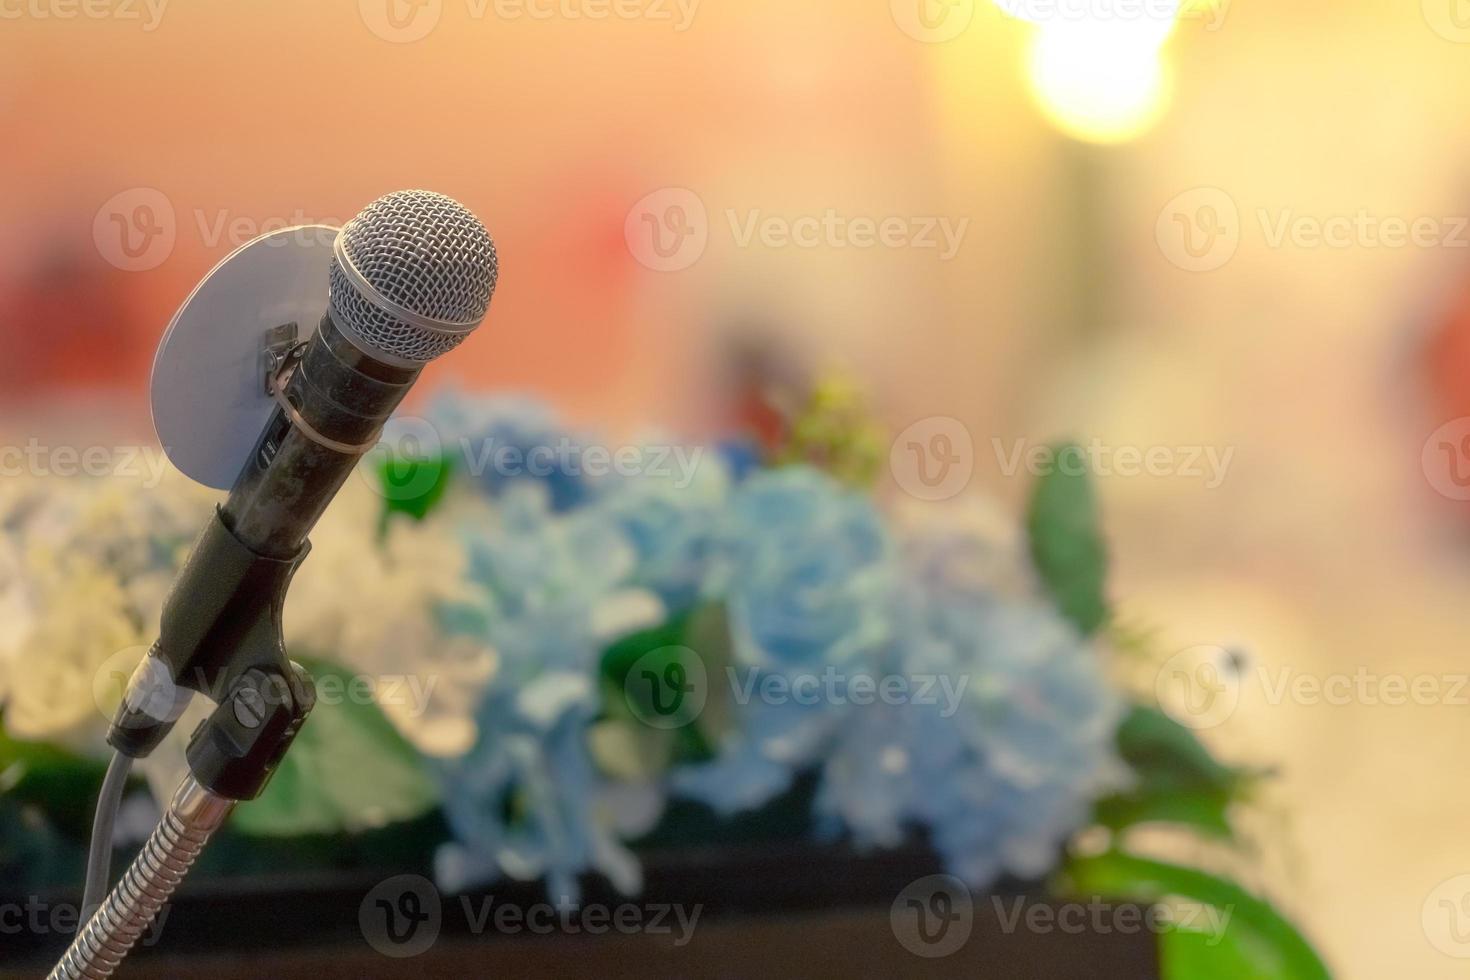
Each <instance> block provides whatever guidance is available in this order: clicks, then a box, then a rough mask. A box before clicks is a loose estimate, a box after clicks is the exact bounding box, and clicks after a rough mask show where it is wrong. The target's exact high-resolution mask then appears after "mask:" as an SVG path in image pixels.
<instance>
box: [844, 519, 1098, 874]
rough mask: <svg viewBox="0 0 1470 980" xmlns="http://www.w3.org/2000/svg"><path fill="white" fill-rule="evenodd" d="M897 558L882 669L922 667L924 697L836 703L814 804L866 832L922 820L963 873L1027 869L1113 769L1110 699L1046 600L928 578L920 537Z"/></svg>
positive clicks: (917, 671) (1055, 850) (1044, 855)
mask: <svg viewBox="0 0 1470 980" xmlns="http://www.w3.org/2000/svg"><path fill="white" fill-rule="evenodd" d="M910 559H911V563H910V565H911V567H912V563H913V562H918V563H920V565H921V566H922V568H923V569H925V573H923V574H920V573H918V572H917V570H916V572H915V574H914V575H912V576H911V577H909V579H908V584H907V585H906V587H905V588H904V589H903V590H902V592H901V593H900V594H898V595H897V596H896V597H895V599H896V603H897V609H896V612H895V617H896V621H897V623H898V627H897V632H898V637H897V643H896V644H895V646H894V648H893V649H892V651H891V653H890V655H889V658H888V663H889V666H888V667H886V668H885V669H891V670H894V671H896V672H898V673H899V674H900V675H901V676H904V677H906V678H909V679H910V680H911V681H915V682H917V681H919V680H920V679H926V678H930V677H933V678H936V679H937V682H936V684H935V685H934V691H935V693H936V694H937V695H938V697H937V698H935V699H932V700H931V701H929V702H928V703H919V701H918V699H917V698H915V699H913V700H911V701H909V702H907V703H902V704H897V705H887V704H879V705H874V706H872V707H870V708H859V709H857V710H854V711H852V712H849V713H847V714H846V715H845V716H844V718H843V720H842V724H841V726H840V728H839V729H838V731H837V734H836V737H835V739H834V744H833V746H832V748H831V749H830V751H829V752H828V753H827V756H826V759H825V762H824V765H823V779H822V784H821V789H820V792H819V796H818V800H817V804H816V805H817V810H818V813H819V815H820V816H821V817H822V818H823V819H825V820H826V821H827V823H828V824H829V826H834V827H841V828H843V829H845V830H847V831H848V832H850V833H851V834H852V835H853V837H854V838H855V840H856V841H857V843H858V844H860V845H867V846H880V847H881V846H892V845H894V844H896V843H898V842H899V841H901V840H902V839H903V837H904V836H905V834H906V833H907V832H908V829H909V828H912V827H916V826H917V827H924V828H927V830H928V833H929V836H930V840H931V841H932V843H933V844H934V846H935V847H936V849H937V850H938V851H939V853H940V854H941V855H942V856H943V858H944V860H945V863H946V865H947V867H948V868H949V870H950V871H951V872H952V873H954V874H956V875H958V876H959V877H961V878H963V879H964V880H965V881H967V882H969V883H970V884H971V885H973V886H975V887H984V886H985V885H987V884H989V883H990V882H992V881H993V880H994V879H995V878H996V877H997V876H998V875H1000V874H1001V873H1003V872H1009V873H1011V874H1014V875H1017V876H1019V877H1025V878H1032V877H1038V876H1040V875H1042V874H1044V873H1045V872H1047V871H1048V870H1049V869H1050V868H1051V867H1052V866H1053V865H1054V864H1055V862H1056V860H1057V857H1058V855H1059V853H1060V851H1061V847H1062V845H1063V843H1064V842H1065V840H1066V839H1067V837H1068V836H1070V835H1071V834H1072V833H1074V832H1075V831H1076V830H1078V829H1080V828H1081V827H1082V826H1084V825H1085V823H1086V821H1087V819H1088V817H1089V813H1090V809H1091V804H1092V801H1093V800H1095V799H1096V798H1097V796H1098V795H1099V794H1100V793H1101V792H1103V791H1104V790H1106V789H1108V788H1110V787H1111V786H1113V785H1115V784H1116V782H1117V779H1118V775H1119V773H1120V772H1121V766H1120V764H1119V763H1118V761H1117V760H1116V758H1115V755H1114V749H1113V736H1114V733H1115V731H1116V728H1117V724H1118V721H1119V718H1120V716H1121V711H1122V706H1121V703H1120V700H1119V698H1118V697H1117V696H1116V694H1115V693H1113V691H1112V690H1111V688H1110V687H1109V685H1108V683H1107V680H1106V678H1105V677H1104V675H1103V671H1102V668H1101V665H1100V663H1099V658H1098V655H1097V652H1096V651H1095V650H1094V649H1093V648H1092V647H1091V645H1090V644H1088V643H1086V642H1085V641H1084V640H1083V639H1082V638H1081V637H1080V636H1079V635H1078V634H1077V633H1076V631H1075V630H1074V629H1073V628H1072V626H1071V625H1070V624H1069V623H1067V622H1066V621H1065V620H1064V619H1062V617H1061V616H1060V615H1059V614H1058V613H1057V612H1056V611H1055V609H1054V608H1053V607H1052V606H1050V605H1049V604H1046V603H1043V602H1039V601H1036V600H1020V601H1018V600H1007V601H1005V602H1002V601H1000V600H999V599H998V598H996V597H994V596H990V597H987V596H985V595H983V594H980V593H978V592H976V591H975V589H974V587H973V586H974V580H973V578H971V577H969V576H967V575H966V576H964V577H962V578H961V579H959V580H956V581H948V580H947V579H945V578H944V577H943V576H942V575H941V576H939V577H937V578H936V577H935V575H934V573H935V572H936V571H938V570H942V569H944V568H945V567H947V566H946V564H945V563H943V562H935V561H934V560H933V559H934V555H933V554H931V553H929V551H928V549H927V548H921V549H919V553H917V554H915V553H911V554H910ZM950 567H953V568H954V569H955V570H957V571H961V572H962V571H963V570H964V569H965V568H966V567H967V566H966V565H965V564H964V563H960V564H959V565H954V566H950ZM911 689H914V690H917V687H914V688H911Z"/></svg>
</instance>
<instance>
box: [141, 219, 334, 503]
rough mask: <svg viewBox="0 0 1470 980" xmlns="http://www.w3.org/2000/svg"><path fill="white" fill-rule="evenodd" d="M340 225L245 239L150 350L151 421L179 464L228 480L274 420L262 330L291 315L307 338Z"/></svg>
mask: <svg viewBox="0 0 1470 980" xmlns="http://www.w3.org/2000/svg"><path fill="white" fill-rule="evenodd" d="M336 236H337V229H335V228H332V227H329V226H327V225H303V226H301V227H298V228H284V229H282V230H280V231H274V232H271V233H269V234H266V235H262V236H260V237H259V238H257V239H255V240H254V241H250V242H247V243H245V244H244V245H241V246H240V247H239V248H237V249H235V251H233V252H231V253H230V254H229V255H228V256H226V257H225V258H224V260H223V261H221V262H220V263H219V265H217V266H215V267H214V268H213V269H212V270H210V273H209V275H207V276H205V277H204V279H203V280H202V281H201V282H200V283H199V285H197V286H195V287H194V291H193V292H192V293H190V294H189V298H188V299H186V300H184V305H183V306H181V307H179V312H177V313H175V314H174V318H173V320H172V322H170V323H169V325H168V330H167V331H166V332H165V333H164V335H163V340H162V342H160V343H159V345H158V353H157V354H156V355H155V356H154V358H153V382H152V386H151V388H152V391H151V397H152V402H153V429H154V431H155V432H156V433H158V441H159V442H160V443H161V444H162V445H163V449H164V452H166V453H167V454H168V458H169V459H170V460H172V461H173V464H174V465H175V466H177V467H178V468H179V469H180V470H181V471H183V472H184V473H185V474H186V475H187V476H188V477H190V478H191V479H193V480H196V481H197V482H199V483H202V484H204V485H205V486H209V487H214V488H215V489H217V490H225V489H228V488H229V487H230V486H232V485H233V484H234V482H235V478H236V477H237V476H239V475H240V470H241V468H242V467H244V465H245V459H246V457H247V456H248V455H249V454H250V451H251V450H252V449H253V448H254V447H255V443H256V440H257V439H258V438H259V437H260V434H261V432H262V431H263V430H264V429H265V424H266V422H267V421H268V420H269V419H270V415H271V410H272V408H273V406H274V404H275V403H274V402H273V401H272V400H271V397H270V396H269V395H268V394H266V391H265V387H264V373H263V367H262V365H263V363H264V356H265V354H264V351H265V346H266V338H267V336H268V335H269V334H271V332H272V331H273V330H275V328H277V327H280V326H282V325H284V324H288V323H295V324H296V326H297V338H298V339H300V340H308V339H310V338H311V336H312V335H313V334H314V333H315V332H316V328H317V323H318V322H319V321H320V320H321V318H322V315H323V314H324V313H325V312H326V310H327V275H328V271H329V268H330V266H331V262H332V241H333V239H335V238H336Z"/></svg>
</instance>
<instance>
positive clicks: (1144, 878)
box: [1059, 851, 1330, 980]
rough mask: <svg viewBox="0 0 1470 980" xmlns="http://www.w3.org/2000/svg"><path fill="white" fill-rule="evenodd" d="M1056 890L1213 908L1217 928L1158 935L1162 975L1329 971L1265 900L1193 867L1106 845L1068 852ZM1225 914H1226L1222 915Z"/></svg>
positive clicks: (1319, 977)
mask: <svg viewBox="0 0 1470 980" xmlns="http://www.w3.org/2000/svg"><path fill="white" fill-rule="evenodd" d="M1059 887H1060V888H1061V890H1063V891H1064V892H1066V893H1068V894H1072V895H1085V896H1087V897H1088V898H1092V897H1098V898H1104V899H1115V900H1128V901H1143V902H1153V903H1167V902H1168V901H1169V900H1171V899H1183V900H1185V901H1187V902H1191V903H1197V904H1198V905H1203V906H1208V907H1209V908H1211V909H1214V910H1216V913H1217V917H1216V921H1218V922H1219V923H1220V924H1222V925H1223V929H1222V930H1221V931H1219V932H1217V933H1216V932H1207V931H1203V930H1201V929H1199V928H1198V925H1199V924H1198V923H1195V924H1194V925H1193V926H1192V927H1190V928H1172V929H1169V930H1168V931H1166V932H1165V933H1164V934H1163V935H1162V936H1161V937H1160V940H1159V948H1160V955H1161V957H1162V960H1163V975H1164V976H1165V977H1167V978H1170V980H1175V978H1177V980H1326V978H1328V977H1329V976H1330V974H1329V973H1328V972H1327V967H1326V966H1325V965H1324V964H1323V963H1322V960H1321V959H1320V958H1319V957H1318V955H1317V953H1316V951H1315V950H1313V949H1312V946H1311V944H1310V943H1308V942H1307V941H1306V940H1305V939H1303V938H1302V936H1301V934H1300V933H1299V932H1297V930H1296V929H1295V928H1294V927H1293V926H1292V925H1291V923H1290V922H1288V921H1287V920H1286V919H1285V918H1283V917H1282V916H1281V914H1280V913H1279V912H1277V911H1276V909H1275V908H1274V907H1272V905H1271V904H1270V903H1268V902H1266V901H1264V900H1262V899H1260V898H1257V897H1256V896H1254V895H1252V894H1250V893H1249V892H1247V891H1245V890H1244V889H1243V888H1241V887H1240V886H1239V885H1236V884H1234V883H1232V882H1229V881H1225V880H1224V879H1222V878H1219V877H1216V876H1215V875H1212V874H1208V873H1207V872H1204V871H1199V870H1196V869H1194V868H1184V867H1180V866H1178V865H1173V864H1167V863H1164V862H1162V861H1151V860H1147V859H1145V858H1140V857H1134V856H1132V855H1129V854H1125V853H1123V852H1121V851H1110V852H1108V853H1106V854H1101V855H1098V856H1096V857H1085V858H1073V859H1072V860H1071V861H1070V862H1069V863H1068V864H1067V867H1066V869H1065V871H1064V872H1063V874H1062V877H1061V881H1060V882H1059ZM1227 915H1228V919H1227V918H1226V916H1227Z"/></svg>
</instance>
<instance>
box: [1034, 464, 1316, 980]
mask: <svg viewBox="0 0 1470 980" xmlns="http://www.w3.org/2000/svg"><path fill="white" fill-rule="evenodd" d="M1052 454H1053V455H1052V462H1053V464H1054V465H1053V466H1052V467H1051V469H1050V471H1049V472H1048V473H1047V474H1046V475H1045V476H1043V477H1042V478H1041V479H1040V480H1039V481H1038V483H1037V485H1036V488H1035V491H1034V493H1033V495H1032V498H1031V506H1030V509H1029V512H1028V514H1027V526H1028V530H1029V532H1030V539H1031V556H1032V560H1033V562H1034V564H1035V565H1036V568H1037V571H1038V573H1039V574H1040V576H1041V579H1042V581H1043V582H1044V583H1045V584H1046V586H1047V588H1048V589H1049V590H1050V592H1051V595H1052V597H1053V599H1054V600H1055V601H1056V603H1057V606H1058V607H1059V608H1060V609H1061V611H1062V613H1063V614H1064V615H1065V616H1067V618H1068V619H1070V620H1071V621H1072V622H1073V623H1074V624H1075V625H1076V626H1077V628H1078V629H1080V630H1081V631H1082V632H1083V634H1084V635H1092V634H1094V633H1096V632H1097V631H1098V630H1099V628H1101V627H1103V626H1105V625H1107V626H1109V634H1110V638H1111V639H1113V640H1115V641H1118V640H1121V641H1122V646H1124V648H1125V655H1128V654H1131V655H1137V654H1138V653H1139V651H1140V650H1141V649H1142V648H1144V647H1146V646H1147V643H1148V636H1147V634H1146V633H1145V632H1143V631H1140V630H1138V629H1136V628H1124V627H1122V626H1121V625H1119V624H1118V623H1117V622H1116V621H1115V620H1114V619H1113V617H1112V615H1111V612H1110V609H1109V606H1108V601H1107V593H1106V588H1105V583H1106V577H1107V553H1106V549H1105V547H1104V544H1103V539H1102V533H1101V530H1100V526H1099V517H1098V506H1097V498H1096V494H1095V492H1094V489H1093V486H1092V481H1091V480H1090V478H1089V476H1088V474H1087V471H1086V468H1085V465H1084V463H1085V457H1084V456H1083V454H1082V450H1081V448H1080V447H1078V446H1076V445H1075V444H1071V443H1064V444H1060V445H1057V446H1054V447H1053V449H1052ZM1117 745H1118V754H1119V756H1120V757H1121V758H1122V759H1123V761H1124V762H1125V763H1127V765H1128V767H1129V768H1130V769H1131V770H1132V772H1133V774H1134V777H1135V780H1134V783H1133V785H1132V786H1130V787H1129V788H1128V789H1127V790H1125V791H1123V792H1120V793H1117V794H1114V795H1112V796H1109V797H1106V798H1104V799H1102V800H1099V801H1098V802H1097V804H1096V808H1095V813H1094V816H1095V820H1096V822H1097V824H1098V825H1099V826H1102V827H1105V828H1107V829H1108V830H1110V831H1112V832H1113V834H1114V839H1115V840H1116V839H1117V838H1118V835H1120V834H1121V833H1122V832H1123V831H1125V830H1127V829H1129V828H1131V827H1135V826H1139V825H1141V824H1155V825H1157V824H1172V825H1175V826H1179V827H1183V828H1185V829H1187V830H1189V831H1191V832H1193V833H1195V834H1198V835H1201V836H1203V837H1206V838H1210V839H1215V840H1220V841H1225V842H1227V843H1234V842H1235V841H1236V835H1235V829H1234V827H1233V825H1232V824H1231V820H1230V814H1231V808H1232V807H1233V805H1234V804H1236V803H1237V802H1239V801H1240V800H1241V799H1243V798H1244V797H1245V796H1247V795H1248V794H1249V791H1250V788H1251V787H1252V786H1253V785H1254V783H1255V782H1256V780H1257V779H1258V778H1259V776H1260V774H1259V773H1254V772H1250V771H1247V770H1242V769H1236V768H1233V767H1230V766H1227V765H1224V764H1222V763H1221V762H1219V761H1218V760H1216V759H1215V758H1214V756H1212V755H1211V754H1210V752H1209V750H1208V749H1207V748H1206V747H1205V746H1204V744H1203V743H1201V742H1200V740H1199V738H1198V737H1197V736H1196V735H1195V733H1194V732H1193V731H1191V730H1190V729H1188V728H1186V727H1184V726H1183V725H1180V724H1178V723H1177V722H1175V721H1174V720H1173V719H1172V718H1170V717H1169V716H1168V715H1166V714H1165V713H1164V712H1162V711H1160V710H1158V709H1157V708H1156V707H1152V706H1147V705H1135V706H1134V707H1133V708H1132V710H1131V711H1130V712H1129V714H1128V715H1127V717H1126V718H1125V719H1124V720H1123V723H1122V724H1121V725H1120V726H1119V728H1118V733H1117ZM1059 887H1060V888H1061V890H1063V891H1066V892H1069V893H1071V894H1074V895H1084V896H1087V897H1088V898H1092V897H1097V898H1105V899H1113V900H1118V901H1133V902H1146V903H1153V904H1158V903H1167V902H1168V901H1169V900H1170V899H1185V900H1188V901H1190V902H1193V903H1198V904H1199V905H1202V906H1207V907H1209V908H1211V909H1214V910H1216V913H1217V918H1216V920H1215V921H1217V922H1218V923H1220V924H1222V926H1223V928H1222V929H1221V930H1220V931H1218V932H1208V931H1201V930H1200V929H1198V928H1197V927H1194V926H1191V925H1190V924H1188V923H1181V924H1180V925H1179V926H1176V927H1172V928H1170V929H1168V930H1167V931H1165V932H1164V934H1163V935H1161V936H1160V938H1159V951H1160V958H1161V965H1162V975H1163V977H1164V978H1165V980H1322V978H1326V977H1327V976H1328V972H1327V968H1326V967H1325V966H1324V965H1323V964H1322V961H1321V959H1319V958H1318V956H1317V954H1316V952H1315V951H1314V950H1313V949H1312V947H1311V944H1309V943H1308V942H1307V941H1306V940H1305V939H1304V938H1302V936H1301V934H1300V933H1299V932H1297V930H1296V929H1295V928H1294V927H1293V926H1292V925H1291V923H1290V922H1288V921H1287V920H1286V919H1285V918H1283V917H1282V916H1281V915H1280V913H1278V912H1277V911H1276V910H1275V909H1274V908H1273V907H1272V906H1271V905H1270V904H1269V903H1267V902H1265V901H1263V900H1262V899H1259V898H1257V897H1255V896H1254V895H1251V894H1249V893H1247V892H1246V891H1245V890H1244V889H1242V888H1240V886H1238V885H1236V884H1234V883H1232V882H1229V881H1226V880H1225V879H1223V878H1220V877H1217V876H1215V875H1212V874H1209V873H1207V872H1204V871H1200V870H1197V869H1193V868H1185V867H1180V866H1176V865H1171V864H1165V863H1162V862H1158V861H1150V860H1146V859H1144V858H1140V857H1135V856H1133V855H1130V854H1128V853H1125V852H1124V851H1122V850H1119V849H1114V850H1112V851H1109V852H1108V853H1106V854H1102V855H1098V856H1093V857H1076V856H1074V857H1072V858H1070V859H1069V860H1068V862H1067V863H1066V865H1065V867H1064V869H1063V871H1062V873H1061V875H1060V876H1059ZM1227 913H1228V914H1229V919H1228V920H1227V919H1226V918H1225V915H1226V914H1227Z"/></svg>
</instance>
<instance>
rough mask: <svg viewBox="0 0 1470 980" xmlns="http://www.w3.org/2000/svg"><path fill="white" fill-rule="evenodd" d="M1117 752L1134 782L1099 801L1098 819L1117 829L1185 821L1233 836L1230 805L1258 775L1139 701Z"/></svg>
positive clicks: (1124, 726) (1120, 732) (1203, 829)
mask: <svg viewBox="0 0 1470 980" xmlns="http://www.w3.org/2000/svg"><path fill="white" fill-rule="evenodd" d="M1117 740H1118V752H1119V754H1120V755H1121V756H1122V757H1123V760H1124V761H1125V762H1127V763H1128V765H1129V767H1130V768H1132V770H1133V772H1134V774H1135V776H1136V777H1137V778H1136V782H1135V783H1134V785H1133V786H1131V787H1129V788H1128V789H1127V790H1126V791H1124V792H1122V793H1117V794H1115V795H1113V796H1109V797H1105V798H1104V799H1101V800H1099V801H1098V802H1097V805H1096V808H1095V814H1094V815H1095V817H1096V819H1097V822H1098V823H1100V824H1102V825H1103V826H1104V827H1107V828H1109V829H1111V830H1113V831H1119V830H1124V829H1126V828H1128V827H1132V826H1136V825H1138V824H1144V823H1177V824H1184V825H1186V826H1189V827H1192V828H1193V829H1195V830H1197V831H1200V832H1201V833H1203V834H1206V835H1207V836H1210V837H1216V838H1221V839H1226V840H1229V839H1233V838H1234V831H1233V829H1232V827H1231V824H1230V818H1229V811H1230V807H1231V806H1232V805H1233V804H1234V803H1235V802H1236V801H1238V800H1239V799H1241V798H1242V797H1243V796H1244V795H1245V794H1246V792H1247V791H1248V789H1249V787H1250V786H1251V785H1252V783H1253V782H1254V781H1255V778H1256V777H1257V775H1258V774H1256V773H1254V772H1251V771H1249V770H1244V769H1235V768H1232V767H1230V766H1226V765H1223V764H1221V763H1220V762H1218V761H1216V759H1215V758H1214V757H1213V756H1212V755H1211V754H1210V752H1209V750H1208V749H1207V748H1205V746H1204V745H1203V744H1202V743H1201V742H1200V741H1199V739H1198V738H1197V737H1196V736H1195V733H1194V732H1193V731H1191V730H1190V729H1188V728H1185V727H1184V726H1183V725H1180V724H1179V723H1178V722H1176V721H1174V720H1173V719H1172V718H1170V717H1169V716H1168V715H1166V714H1164V713H1163V712H1162V711H1159V710H1158V709H1157V708H1153V707H1148V706H1145V705H1135V706H1134V708H1133V710H1132V711H1131V712H1130V713H1129V715H1128V717H1127V718H1125V719H1124V721H1123V724H1122V725H1121V726H1120V727H1119V729H1118V736H1117Z"/></svg>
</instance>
